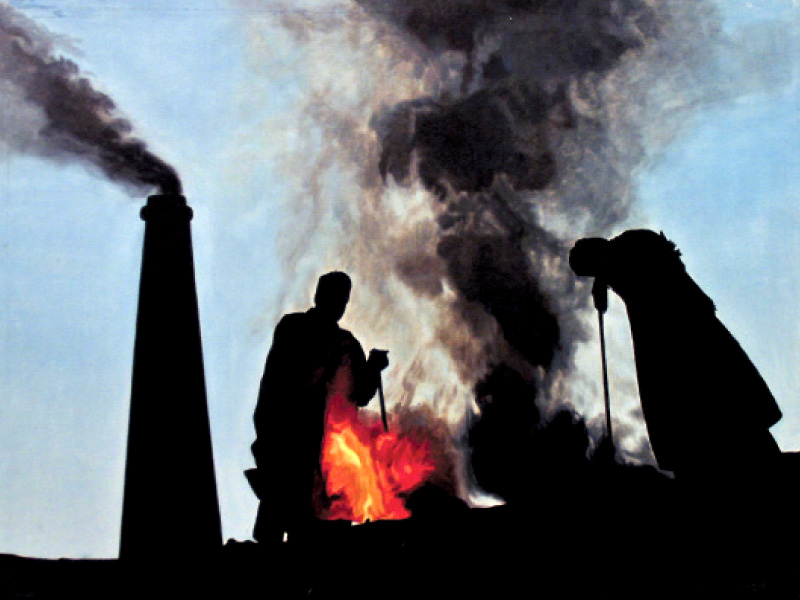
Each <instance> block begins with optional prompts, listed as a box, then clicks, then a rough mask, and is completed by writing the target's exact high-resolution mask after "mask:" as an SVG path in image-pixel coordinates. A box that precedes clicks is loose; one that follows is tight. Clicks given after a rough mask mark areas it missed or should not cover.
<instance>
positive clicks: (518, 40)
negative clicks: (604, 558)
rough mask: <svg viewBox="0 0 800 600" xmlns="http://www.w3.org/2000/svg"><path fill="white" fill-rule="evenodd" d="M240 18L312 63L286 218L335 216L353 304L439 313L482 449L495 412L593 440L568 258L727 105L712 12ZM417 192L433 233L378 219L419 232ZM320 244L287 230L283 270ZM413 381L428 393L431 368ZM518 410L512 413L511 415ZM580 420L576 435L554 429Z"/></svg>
mask: <svg viewBox="0 0 800 600" xmlns="http://www.w3.org/2000/svg"><path fill="white" fill-rule="evenodd" d="M240 2H241V3H244V4H245V5H247V6H251V5H253V4H260V5H262V6H264V8H265V10H266V11H268V12H271V11H274V12H275V13H276V14H277V15H278V16H279V18H280V20H281V24H282V25H283V26H284V28H285V31H287V32H289V33H290V34H292V35H294V36H295V40H296V41H297V43H298V44H300V45H302V46H304V47H306V48H308V49H309V54H310V56H311V58H310V60H316V61H317V62H316V63H313V64H312V66H309V68H308V73H309V78H308V83H309V86H310V87H311V89H312V92H311V93H309V95H308V99H307V100H306V101H305V103H304V104H303V105H301V106H300V107H299V110H300V111H301V112H300V118H299V119H298V122H299V123H301V125H299V126H300V127H301V128H302V127H308V130H303V133H304V135H307V136H309V137H314V139H319V140H320V150H319V151H318V152H317V153H315V154H308V153H306V154H302V155H300V154H298V156H297V157H296V159H295V160H296V162H295V163H293V164H292V169H293V170H294V172H296V173H297V174H298V178H299V179H298V181H299V182H298V184H297V185H298V194H297V195H296V197H295V198H294V201H295V202H296V203H297V205H296V206H304V207H306V212H307V213H308V214H314V215H315V216H317V215H322V214H326V215H334V216H335V215H337V214H338V215H341V221H340V222H339V223H338V226H339V227H340V241H339V248H336V249H335V250H334V251H333V252H332V253H337V252H338V256H339V257H340V262H339V264H340V265H343V266H344V268H346V269H348V270H350V271H351V272H354V273H355V275H356V276H357V277H358V276H359V275H361V278H360V281H361V283H360V285H361V287H360V288H359V290H360V292H359V293H360V294H361V297H364V295H367V291H366V290H364V288H365V287H370V288H371V291H372V294H373V295H372V298H373V299H380V300H382V301H383V300H385V299H386V297H387V296H388V292H387V291H386V290H387V289H390V287H389V286H394V281H395V280H398V281H400V282H402V285H403V286H404V290H403V291H411V292H413V294H415V297H416V298H418V299H419V307H420V310H421V309H422V308H423V307H425V306H428V305H427V304H425V302H427V301H428V300H429V299H430V298H434V299H436V298H439V299H441V305H442V306H446V308H442V309H441V312H440V313H439V314H437V318H438V320H436V321H433V322H429V323H428V324H427V325H428V327H430V328H435V329H436V332H437V338H436V339H437V342H438V343H440V344H441V348H443V349H444V350H445V351H447V352H449V354H450V356H451V358H452V361H453V363H455V364H457V365H461V364H463V365H468V366H465V367H464V368H463V369H459V371H458V376H459V377H461V379H462V381H463V382H464V383H465V384H466V385H468V386H469V387H471V388H472V389H473V390H474V395H473V400H474V401H475V402H476V404H477V405H478V406H479V407H482V412H483V415H482V418H483V419H484V420H483V421H482V422H483V430H482V431H483V432H482V433H481V435H480V436H478V437H479V438H480V439H481V440H482V441H481V442H480V444H482V445H483V446H484V447H485V448H488V447H491V445H492V444H493V443H495V442H497V441H499V440H501V439H502V437H503V436H506V435H508V432H507V430H506V429H504V428H503V427H502V426H495V425H492V424H491V423H490V422H489V421H490V417H489V414H490V413H492V412H494V414H495V415H502V416H500V417H491V418H494V419H495V423H506V422H517V420H518V419H517V418H516V416H515V415H518V416H519V419H523V420H524V419H525V418H526V417H525V415H530V414H536V415H538V416H539V418H541V420H542V422H543V423H546V422H551V421H553V420H554V419H557V418H558V419H561V421H564V422H570V423H573V422H574V423H575V427H576V428H577V430H582V431H585V433H580V431H578V434H576V437H579V438H580V437H581V436H584V438H585V435H590V436H591V437H593V438H598V437H599V436H601V435H602V434H601V433H598V430H597V428H596V427H595V426H594V425H593V424H592V423H593V419H595V418H596V417H597V408H598V406H602V400H601V397H600V396H599V395H598V396H597V398H594V399H589V400H593V401H594V402H589V401H586V402H584V403H583V405H582V406H577V405H576V404H573V405H571V404H570V403H569V401H568V399H569V400H572V401H573V403H574V402H575V400H576V398H575V397H572V398H570V394H569V389H568V388H569V382H570V380H571V379H572V378H574V377H575V355H576V349H577V348H578V347H579V345H580V343H581V342H583V341H585V340H587V339H588V338H589V335H590V331H588V330H587V329H586V325H585V322H584V319H583V316H584V315H586V313H587V311H588V310H590V299H589V289H588V287H587V286H586V284H585V283H583V282H580V281H577V280H576V279H575V278H574V276H573V275H572V273H571V271H570V269H569V267H568V265H567V263H566V257H567V252H568V249H569V248H570V247H571V245H572V243H573V242H574V240H575V239H577V238H579V237H583V236H586V235H592V236H607V235H610V234H612V233H615V232H616V231H617V229H618V228H619V227H620V226H621V224H622V223H623V222H624V220H625V219H626V217H627V216H628V214H629V210H630V208H631V206H632V204H633V202H634V199H635V182H634V172H635V170H636V168H637V167H640V166H642V165H643V164H645V162H646V160H647V159H648V157H649V156H652V155H653V154H654V153H656V152H658V150H659V148H661V147H663V146H664V145H665V144H666V143H668V142H669V141H670V140H671V139H672V136H674V135H675V134H676V132H678V131H680V128H681V125H682V124H683V123H684V121H685V119H686V117H687V115H689V114H690V113H691V110H692V109H694V108H695V107H697V106H699V105H702V104H703V103H705V102H708V101H710V100H714V99H716V98H715V95H718V96H721V95H724V94H725V93H727V92H725V91H724V90H721V89H720V88H719V85H718V82H719V80H720V78H719V73H716V72H714V66H713V62H714V61H713V53H714V49H715V48H716V47H717V46H718V44H719V39H720V34H719V26H718V23H719V17H718V15H717V13H716V9H715V6H714V4H713V2H711V0H698V1H696V2H691V3H687V2H684V1H682V0H615V1H611V0H574V1H571V2H564V1H563V0H560V1H557V0H496V1H493V2H490V1H489V0H485V1H481V0H443V1H439V2H423V0H403V1H401V0H355V1H353V2H333V3H331V4H326V5H325V6H326V10H323V11H320V12H319V13H315V12H314V9H316V8H318V5H317V4H316V3H314V6H313V8H312V9H310V10H305V11H303V10H299V9H298V10H295V9H294V8H293V6H292V7H290V6H288V5H286V6H284V5H282V4H280V3H276V2H267V3H258V2H256V1H255V0H247V1H245V0H240ZM334 9H335V10H334ZM332 15H333V16H335V17H336V18H332ZM337 57H342V58H340V59H339V60H338V61H337ZM376 57H379V58H376ZM359 59H360V61H361V63H359ZM332 65H335V66H336V69H339V70H342V69H343V70H342V71H337V73H338V75H337V79H338V80H343V81H348V82H353V81H358V80H359V78H362V79H363V78H366V77H371V78H372V80H373V81H376V83H375V84H373V85H364V86H363V90H364V91H363V92H361V95H358V94H356V92H355V91H354V90H358V89H360V88H359V87H358V86H357V85H350V86H348V87H345V86H342V87H339V88H337V87H336V86H335V85H332V84H331V80H332V79H333V78H332V76H330V75H329V74H328V73H329V72H330V71H331V70H332V69H333V67H332ZM395 72H396V73H397V80H398V81H400V82H401V83H397V84H395V82H394V80H393V76H394V74H395ZM394 85H397V87H396V88H395V87H394ZM398 89H401V90H404V91H405V93H406V94H407V95H406V97H400V98H398V97H397V96H398V94H399V92H398V91H397V90H398ZM370 94H371V95H372V96H370ZM367 121H368V122H369V126H370V127H371V131H370V132H365V131H364V125H365V124H366V123H367ZM370 134H371V135H370ZM316 136H318V138H317V137H316ZM331 173H336V174H337V175H340V177H341V179H339V181H342V180H344V181H347V182H348V183H349V182H351V181H352V182H354V183H353V185H354V186H355V185H357V186H358V189H352V188H347V189H348V193H347V196H348V197H354V198H355V199H354V200H353V201H352V204H350V205H348V204H347V202H345V201H342V200H339V198H340V197H341V196H342V194H341V192H340V191H339V190H337V189H335V188H333V187H332V186H331V187H330V189H328V188H326V183H325V182H326V177H331ZM341 174H346V175H344V176H342V175H341ZM420 187H422V188H424V189H425V190H426V198H427V201H428V202H429V203H430V204H429V208H430V212H431V213H432V214H433V215H435V216H434V217H433V218H434V219H435V220H434V222H433V223H430V224H428V225H424V224H421V223H420V222H419V221H417V220H414V218H410V217H407V216H406V215H404V214H403V213H402V211H400V210H399V208H397V207H396V206H395V203H397V204H400V203H402V202H403V198H405V200H406V201H407V202H408V204H409V207H410V209H409V210H410V211H411V212H412V213H413V214H414V215H417V214H419V213H420V212H421V207H420V204H421V202H422V201H421V200H420V194H419V188H420ZM398 188H399V189H406V190H407V194H406V195H405V196H403V194H401V193H399V192H398V191H397V190H398ZM295 210H298V209H297V208H296V207H295ZM317 218H319V219H320V221H319V222H321V221H322V217H321V216H318V217H317ZM382 219H385V220H382ZM306 222H307V221H300V220H298V223H301V224H302V223H306ZM319 230H320V227H317V228H316V229H314V228H312V227H309V228H308V229H307V230H304V235H303V236H302V239H300V237H298V240H297V242H296V245H295V248H296V255H295V257H296V256H297V255H302V253H303V251H304V249H305V248H306V240H308V239H310V238H311V237H312V236H313V235H314V234H315V233H316V232H317V231H319ZM327 231H332V229H328V230H327ZM376 232H382V233H383V235H376ZM367 249H368V250H367ZM379 252H380V254H379ZM295 260H296V258H295ZM296 264H297V263H296V262H293V263H292V266H295V265H296ZM391 289H394V288H391ZM453 294H454V295H455V299H454V300H451V295H453ZM399 297H401V294H397V293H396V292H395V298H399ZM403 297H404V296H403ZM393 303H394V304H393ZM367 305H368V301H367V302H365V305H364V306H362V308H366V307H367ZM384 306H385V308H386V309H391V310H395V311H396V312H395V313H394V314H393V319H396V320H399V321H401V322H404V323H405V324H406V325H407V327H408V328H411V327H415V326H417V325H418V322H419V319H416V318H415V317H416V315H404V314H402V312H401V311H402V310H403V308H402V307H401V306H400V305H399V301H398V300H391V299H390V300H389V301H388V302H387V303H386V304H385V305H384ZM404 306H405V308H408V306H409V304H405V305H404ZM362 314H363V313H362ZM375 323H376V324H378V323H380V321H377V320H376V321H375ZM359 325H360V326H361V327H362V328H366V327H367V323H366V322H365V321H364V320H362V321H361V322H360V323H359ZM464 330H466V331H467V332H469V333H470V334H471V340H469V341H465V339H464V337H463V336H462V333H463V331H464ZM423 354H424V353H423ZM415 360H417V358H416V357H415ZM420 360H424V358H423V359H420ZM411 371H412V370H411V369H409V373H410V374H409V373H407V375H406V381H404V382H403V392H402V393H403V396H404V398H405V397H408V398H409V399H413V398H414V394H415V386H417V385H418V384H420V377H419V374H418V373H417V372H416V371H417V370H414V372H413V373H411ZM443 376H444V377H452V374H450V373H445V374H444V375H443ZM425 377H427V378H435V377H437V371H436V370H435V368H431V370H430V371H428V372H426V373H425ZM520 382H522V383H520ZM447 383H448V382H447V381H446V380H444V381H442V382H441V384H442V387H444V386H445V385H447ZM517 391H519V393H522V394H524V395H525V396H526V397H525V398H524V399H523V400H522V401H521V403H522V404H521V405H520V406H518V407H517V408H515V406H516V405H515V404H514V402H516V400H513V399H512V398H514V397H515V394H516V393H517ZM582 400H587V399H585V398H583V399H582ZM403 401H406V400H403ZM410 401H413V400H409V402H410ZM534 401H535V403H536V406H535V407H529V406H526V405H525V403H526V402H529V403H533V402H534ZM434 402H435V400H434ZM502 403H507V404H508V406H509V408H508V411H506V409H502V408H500V404H502ZM490 406H491V407H492V409H489V408H488V407H490ZM447 408H449V407H447ZM534 408H535V410H534ZM593 409H594V414H592V410H593ZM468 410H469V407H467V406H463V407H462V411H463V412H468ZM581 410H585V411H587V412H586V414H585V415H583V416H584V417H585V422H584V421H581V420H580V419H577V417H576V419H572V417H570V418H564V417H563V414H565V412H566V413H567V414H571V415H572V416H576V415H575V414H573V411H576V412H580V411H581ZM442 412H444V410H443V411H442ZM633 414H635V412H634V411H631V410H630V409H626V410H620V411H619V412H618V413H617V415H615V416H617V417H619V416H621V415H625V416H628V415H633ZM559 415H562V416H561V417H559ZM585 423H588V426H586V424H585ZM465 424H467V423H464V422H462V423H461V425H465ZM635 425H636V427H634V426H632V424H631V423H624V424H622V426H620V427H618V428H617V431H618V432H619V433H620V434H622V435H624V436H625V439H624V440H621V439H618V442H619V443H620V446H621V447H622V448H623V449H624V450H625V452H624V455H625V456H627V457H636V458H637V459H638V458H639V457H641V456H644V454H646V453H645V452H644V451H643V448H644V446H645V444H646V440H645V439H643V436H642V435H641V431H642V427H641V425H642V424H641V421H640V420H639V421H638V422H637V423H636V424H635ZM532 435H533V433H532ZM456 437H457V436H456ZM475 439H478V438H475ZM475 439H473V440H472V441H471V442H469V444H473V443H477V442H475ZM595 442H597V439H595ZM463 449H464V450H465V451H466V448H463ZM473 450H474V452H475V455H476V456H477V454H478V453H479V452H480V450H479V448H476V447H474V446H473ZM581 452H582V450H581ZM491 462H494V460H493V459H492V461H491ZM488 470H489V471H491V470H492V469H488ZM518 475H519V470H514V472H513V473H511V474H510V475H509V476H512V477H513V476H518Z"/></svg>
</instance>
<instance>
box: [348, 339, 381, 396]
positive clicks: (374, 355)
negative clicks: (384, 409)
mask: <svg viewBox="0 0 800 600" xmlns="http://www.w3.org/2000/svg"><path fill="white" fill-rule="evenodd" d="M387 355H388V352H387V351H385V350H371V351H370V353H369V358H366V357H365V356H364V350H363V349H362V348H361V344H359V343H358V341H357V340H356V339H355V338H353V339H352V347H351V351H350V365H351V368H352V371H353V401H354V402H355V404H356V406H366V405H367V404H368V403H369V401H370V400H372V397H373V396H375V392H377V391H378V386H379V385H380V377H381V371H383V370H384V369H385V368H386V367H388V366H389V357H388V356H387Z"/></svg>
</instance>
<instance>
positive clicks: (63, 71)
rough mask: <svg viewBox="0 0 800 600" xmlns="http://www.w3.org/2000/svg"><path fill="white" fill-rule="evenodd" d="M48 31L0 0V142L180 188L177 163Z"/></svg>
mask: <svg viewBox="0 0 800 600" xmlns="http://www.w3.org/2000/svg"><path fill="white" fill-rule="evenodd" d="M55 50H56V45H55V43H54V39H53V36H52V35H51V34H50V33H49V32H47V31H46V30H45V29H44V28H42V27H41V26H39V25H38V24H36V23H34V22H33V21H31V20H30V19H28V18H27V17H26V16H24V15H23V14H21V13H20V12H19V11H17V10H15V9H14V8H12V7H11V6H10V5H9V4H7V3H5V2H2V3H0V97H2V98H3V99H4V100H5V110H6V111H7V112H6V119H4V123H3V127H2V128H0V143H4V144H6V145H7V147H8V148H9V149H11V150H14V151H19V152H26V153H30V154H35V155H38V156H42V157H45V158H51V159H68V160H80V161H82V162H84V163H87V164H90V165H92V166H94V167H96V168H98V169H99V170H100V171H101V172H102V173H103V174H104V175H105V176H106V177H108V178H109V179H111V180H112V181H115V182H119V183H122V184H124V185H128V186H131V187H133V188H135V189H137V190H138V191H148V189H151V188H153V187H156V188H158V189H159V190H160V191H161V192H162V193H176V194H177V193H180V192H181V183H180V180H179V178H178V175H177V173H176V172H175V170H174V169H173V168H172V167H171V166H169V165H168V164H166V163H165V162H164V161H163V160H161V159H160V158H158V157H157V156H155V155H154V154H153V153H152V152H150V151H149V150H148V149H147V145H146V144H145V143H144V142H143V141H142V140H140V139H137V138H136V137H134V136H133V134H132V129H133V128H132V125H131V123H130V122H129V121H127V120H125V119H123V118H120V117H119V116H118V115H117V108H116V106H115V104H114V102H113V100H112V99H111V98H109V97H108V96H107V95H106V94H104V93H102V92H100V91H98V90H96V89H94V87H93V86H92V83H91V82H90V81H89V80H88V79H87V78H86V77H84V76H82V75H81V72H80V69H79V68H78V66H77V65H76V64H75V63H74V62H72V61H71V60H69V59H67V58H64V57H63V56H58V55H57V54H56V52H55Z"/></svg>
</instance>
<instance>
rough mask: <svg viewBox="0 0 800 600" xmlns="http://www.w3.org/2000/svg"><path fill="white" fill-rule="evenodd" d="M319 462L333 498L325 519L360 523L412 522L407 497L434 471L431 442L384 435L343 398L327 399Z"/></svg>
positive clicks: (339, 394)
mask: <svg viewBox="0 0 800 600" xmlns="http://www.w3.org/2000/svg"><path fill="white" fill-rule="evenodd" d="M321 459H322V460H321V463H322V474H323V477H324V479H325V491H326V493H327V495H328V496H329V497H330V499H331V504H330V507H329V509H328V511H327V514H326V515H325V516H324V518H325V519H328V520H334V519H343V520H349V521H354V522H357V523H364V522H366V521H377V520H382V519H405V518H407V517H410V516H411V513H410V512H409V511H408V510H407V509H406V507H405V502H404V500H403V495H404V494H407V493H408V492H411V491H412V490H414V489H415V488H417V487H419V486H420V485H421V484H422V483H424V482H425V480H426V479H427V478H428V476H429V475H430V474H432V473H433V472H434V470H435V463H434V460H433V457H432V454H431V451H430V442H429V441H428V440H427V439H424V438H417V437H416V436H413V435H407V436H402V435H399V434H397V433H394V432H392V431H389V432H385V431H384V430H383V426H382V425H381V424H380V423H379V422H366V421H362V420H359V416H358V411H357V409H356V407H355V406H353V405H352V404H351V403H350V402H348V400H347V398H346V396H345V395H344V394H342V393H332V394H330V395H329V397H328V406H327V410H326V414H325V438H324V440H323V443H322V456H321Z"/></svg>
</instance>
